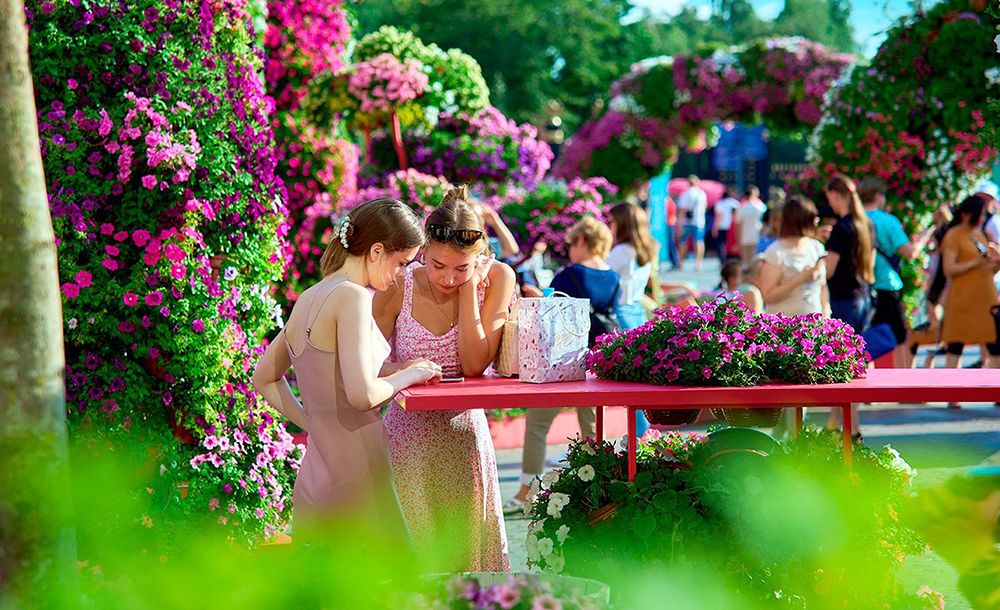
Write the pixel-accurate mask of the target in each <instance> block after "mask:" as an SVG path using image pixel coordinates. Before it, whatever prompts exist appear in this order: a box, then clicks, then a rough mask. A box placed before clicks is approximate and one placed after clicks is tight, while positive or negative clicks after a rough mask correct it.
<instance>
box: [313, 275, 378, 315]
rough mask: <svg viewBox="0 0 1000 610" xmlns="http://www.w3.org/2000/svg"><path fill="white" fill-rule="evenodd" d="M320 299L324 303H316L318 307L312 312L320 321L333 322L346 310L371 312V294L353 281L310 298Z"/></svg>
mask: <svg viewBox="0 0 1000 610" xmlns="http://www.w3.org/2000/svg"><path fill="white" fill-rule="evenodd" d="M317 298H318V299H320V300H322V301H324V303H322V304H321V305H320V304H317V307H318V308H319V309H318V311H317V313H316V314H314V315H315V316H316V319H317V320H319V321H321V322H334V321H335V320H337V319H338V318H339V316H340V315H341V314H343V313H346V312H362V311H363V312H369V313H370V312H371V309H372V295H371V293H370V292H369V291H368V289H367V288H365V287H364V286H359V285H358V284H355V283H354V282H344V283H343V284H341V285H340V286H337V287H336V288H334V289H332V290H331V291H330V292H326V293H320V294H316V295H315V296H313V298H312V300H313V301H315V299H317Z"/></svg>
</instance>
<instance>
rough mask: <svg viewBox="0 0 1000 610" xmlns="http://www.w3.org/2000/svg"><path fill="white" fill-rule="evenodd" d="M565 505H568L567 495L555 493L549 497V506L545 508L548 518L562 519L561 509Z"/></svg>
mask: <svg viewBox="0 0 1000 610" xmlns="http://www.w3.org/2000/svg"><path fill="white" fill-rule="evenodd" d="M567 504H569V495H568V494H564V493H559V492H556V493H554V494H551V495H550V496H549V504H548V506H547V507H546V508H545V512H546V513H547V514H548V515H549V516H550V517H555V518H556V519H559V518H560V517H562V509H564V508H566V505H567Z"/></svg>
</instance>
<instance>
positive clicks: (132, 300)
mask: <svg viewBox="0 0 1000 610" xmlns="http://www.w3.org/2000/svg"><path fill="white" fill-rule="evenodd" d="M122 300H123V301H125V304H126V305H128V306H129V307H135V306H136V305H137V304H138V303H139V295H137V294H135V293H134V292H126V293H125V294H123V295H122Z"/></svg>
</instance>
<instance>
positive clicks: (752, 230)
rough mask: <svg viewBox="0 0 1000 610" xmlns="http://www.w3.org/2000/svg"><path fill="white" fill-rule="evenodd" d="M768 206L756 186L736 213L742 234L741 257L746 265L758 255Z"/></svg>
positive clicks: (750, 189)
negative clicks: (758, 245)
mask: <svg viewBox="0 0 1000 610" xmlns="http://www.w3.org/2000/svg"><path fill="white" fill-rule="evenodd" d="M765 211H767V206H765V205H764V202H763V201H761V200H760V191H759V190H757V187H756V186H751V187H750V188H749V189H747V196H746V201H745V202H744V203H743V207H741V208H740V209H739V211H738V212H737V213H736V222H737V223H739V234H740V257H741V258H742V259H743V264H744V265H749V264H750V261H752V260H753V257H754V255H756V254H757V244H758V243H760V231H761V229H762V228H763V226H764V223H763V222H762V221H761V219H762V218H763V217H764V212H765Z"/></svg>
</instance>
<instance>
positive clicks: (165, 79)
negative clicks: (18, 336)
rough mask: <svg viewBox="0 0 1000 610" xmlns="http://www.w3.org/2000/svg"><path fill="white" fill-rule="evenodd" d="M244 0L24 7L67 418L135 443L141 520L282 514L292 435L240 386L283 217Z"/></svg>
mask: <svg viewBox="0 0 1000 610" xmlns="http://www.w3.org/2000/svg"><path fill="white" fill-rule="evenodd" d="M247 11H248V7H247V5H246V4H245V3H243V2H239V1H233V2H227V3H216V2H209V1H208V0H204V1H195V0H170V1H168V2H137V3H132V4H130V5H128V6H126V5H121V4H118V3H111V2H88V3H82V2H81V1H80V0H69V1H68V2H60V3H52V2H36V1H30V2H28V3H27V5H26V7H25V12H26V16H27V21H28V25H29V28H30V53H31V62H32V70H33V76H34V78H35V92H36V105H37V108H38V128H39V135H40V139H41V147H42V150H41V152H42V157H43V161H44V165H45V174H46V180H47V184H46V186H47V189H48V193H49V202H50V206H51V212H52V217H53V224H54V228H55V234H56V239H57V245H58V255H59V273H60V281H61V283H62V293H63V297H64V298H63V311H64V318H65V338H66V392H67V411H68V417H69V420H70V425H71V430H72V431H73V434H74V437H76V438H78V439H79V438H89V439H94V438H96V439H102V440H100V441H96V442H94V443H93V446H94V447H95V448H97V449H98V450H99V449H100V448H102V447H104V446H105V444H106V443H107V444H110V445H111V446H113V445H114V444H115V443H119V442H120V443H126V444H129V445H131V446H137V445H139V446H141V445H144V444H148V445H150V446H151V454H150V460H151V464H150V465H149V466H151V467H150V468H149V470H150V471H151V474H150V476H149V478H148V479H143V483H142V484H139V485H138V486H137V488H140V489H141V488H142V487H143V484H148V486H149V487H148V488H147V489H148V491H149V493H151V494H152V493H153V492H154V491H156V490H159V494H158V495H157V496H156V497H157V498H158V501H157V503H156V505H157V507H158V508H157V509H156V511H153V512H152V513H150V514H145V515H143V516H142V518H141V519H139V518H138V517H136V522H137V523H140V524H141V525H142V526H146V527H149V528H160V529H161V530H169V528H167V527H165V526H167V525H169V524H170V523H172V522H174V520H175V519H178V518H187V516H188V515H189V514H190V513H195V514H204V515H209V514H210V513H214V514H212V518H213V523H216V524H217V525H218V526H219V527H220V528H222V531H223V532H225V533H226V535H227V536H231V537H233V538H235V539H246V540H253V539H257V538H259V536H260V535H262V534H265V535H266V534H269V533H271V532H272V531H273V529H274V526H275V525H276V524H278V523H280V522H283V521H284V520H285V519H286V518H287V516H288V510H289V506H288V502H287V500H288V496H289V494H290V488H291V485H290V480H291V477H292V476H294V472H295V468H296V467H297V464H298V459H299V456H300V454H301V451H300V450H301V447H296V446H294V445H293V444H292V442H291V439H290V438H289V437H288V435H287V434H286V433H285V432H284V430H283V428H282V427H281V426H280V425H278V424H276V423H275V422H274V421H273V420H272V418H271V416H270V415H269V414H268V413H267V411H266V410H264V409H262V406H261V405H260V404H259V402H258V398H257V397H256V395H255V393H254V392H253V390H252V389H251V387H250V385H249V383H250V381H249V377H250V372H251V370H252V367H253V365H254V363H255V360H256V358H257V353H258V352H257V348H256V346H257V345H259V344H260V342H261V340H262V338H263V336H264V335H265V333H267V332H268V331H269V330H270V329H272V328H273V327H274V325H275V322H276V321H277V311H276V306H275V302H274V300H273V299H272V298H271V297H270V296H269V293H270V284H271V283H272V282H274V281H275V280H277V279H278V278H280V276H281V266H282V256H281V248H282V244H283V241H284V239H285V236H286V234H287V231H288V227H287V225H286V223H285V221H284V215H285V209H284V206H283V204H282V199H281V196H280V195H281V183H280V180H279V179H278V178H277V176H276V175H275V158H274V153H273V146H274V141H273V138H272V131H271V128H270V125H269V122H268V116H267V111H268V108H267V104H266V102H265V97H264V89H263V83H262V82H261V78H260V76H259V75H260V74H261V72H262V69H263V65H262V57H261V56H260V54H259V51H258V49H257V47H256V39H255V37H254V35H253V30H252V27H251V26H250V15H249V14H248V12H247ZM156 465H159V467H158V468H157V467H156ZM182 481H183V482H187V483H189V487H188V488H187V489H188V498H187V500H186V501H183V502H182V501H178V500H177V498H178V494H177V489H176V484H177V483H178V482H182ZM218 507H221V508H222V510H219V512H217V513H216V512H215V509H217V508H218ZM215 515H218V517H217V518H216V516H215Z"/></svg>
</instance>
